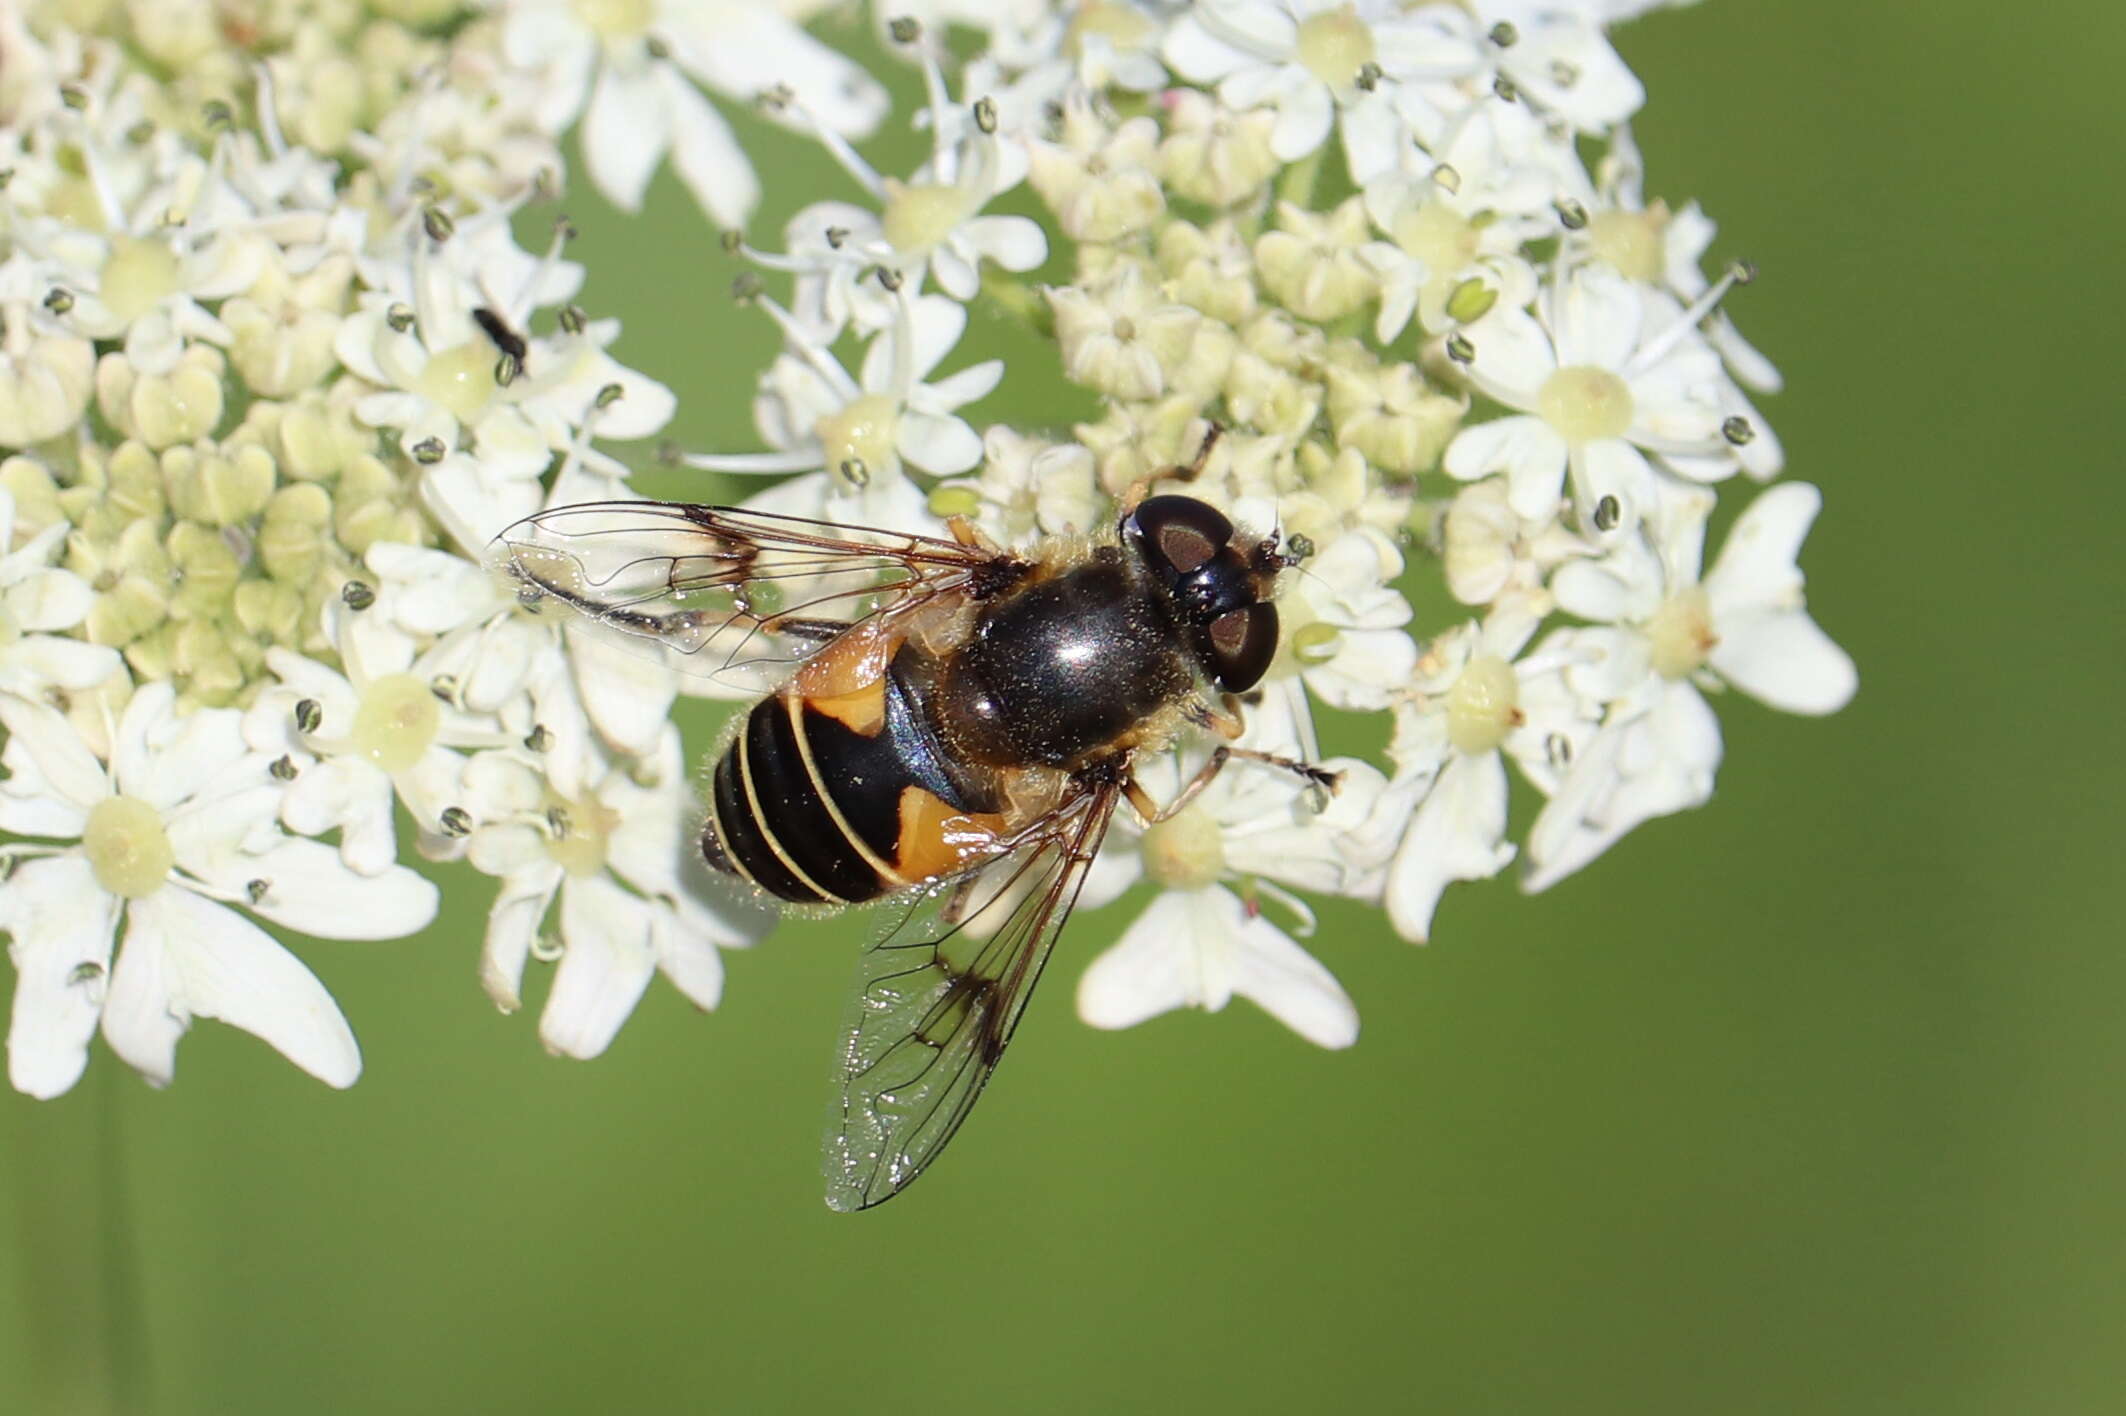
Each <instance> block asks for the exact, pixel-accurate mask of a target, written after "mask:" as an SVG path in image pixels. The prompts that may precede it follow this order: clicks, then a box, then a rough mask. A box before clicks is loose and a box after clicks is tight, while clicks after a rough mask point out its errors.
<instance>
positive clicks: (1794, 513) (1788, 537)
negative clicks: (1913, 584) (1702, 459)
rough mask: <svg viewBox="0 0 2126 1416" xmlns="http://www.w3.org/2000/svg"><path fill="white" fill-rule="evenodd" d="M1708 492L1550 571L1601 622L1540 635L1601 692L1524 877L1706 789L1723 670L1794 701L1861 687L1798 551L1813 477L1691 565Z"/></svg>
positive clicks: (1562, 869)
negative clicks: (1706, 693)
mask: <svg viewBox="0 0 2126 1416" xmlns="http://www.w3.org/2000/svg"><path fill="white" fill-rule="evenodd" d="M1711 503H1712V496H1711V494H1710V493H1708V492H1704V491H1700V490H1697V489H1689V490H1685V491H1680V492H1677V493H1675V494H1672V496H1671V497H1670V498H1667V499H1665V502H1664V507H1663V511H1662V514H1661V516H1660V517H1659V518H1658V519H1657V520H1656V521H1654V522H1651V523H1649V525H1648V528H1647V529H1648V531H1649V533H1651V535H1652V537H1653V539H1652V540H1651V541H1650V542H1649V541H1646V540H1639V539H1634V540H1630V541H1627V542H1626V543H1625V544H1623V545H1622V546H1620V547H1619V548H1618V549H1617V550H1616V551H1615V552H1614V553H1612V554H1611V555H1609V556H1607V557H1605V558H1604V559H1602V560H1600V561H1575V562H1573V563H1571V564H1569V565H1566V566H1564V567H1562V568H1560V569H1559V571H1558V572H1557V574H1556V575H1554V576H1553V577H1552V578H1551V587H1552V589H1553V591H1554V592H1555V593H1556V595H1557V600H1558V604H1559V606H1560V607H1561V608H1563V609H1565V610H1566V611H1567V612H1569V613H1571V614H1575V615H1578V616H1580V617H1581V618H1583V619H1588V620H1593V621H1596V622H1597V623H1596V624H1594V625H1592V626H1589V627H1587V628H1583V629H1566V630H1560V631H1558V632H1557V633H1556V634H1554V635H1552V636H1551V637H1550V638H1549V639H1548V640H1546V641H1545V644H1544V647H1545V649H1556V650H1558V651H1561V652H1566V653H1569V654H1570V655H1571V657H1572V658H1574V659H1575V660H1576V661H1577V666H1576V667H1574V668H1572V669H1569V670H1568V671H1567V676H1568V679H1569V681H1570V682H1571V683H1572V686H1573V687H1574V689H1575V690H1576V691H1577V692H1578V693H1580V694H1581V696H1582V697H1584V698H1586V699H1588V700H1589V701H1591V702H1595V703H1600V704H1604V705H1606V714H1605V717H1604V721H1603V725H1602V729H1601V731H1600V732H1599V733H1598V734H1597V735H1596V736H1595V737H1594V739H1593V740H1592V741H1591V742H1589V743H1588V744H1587V746H1586V747H1585V748H1584V749H1583V750H1582V751H1580V752H1578V753H1577V754H1576V755H1575V756H1574V759H1573V764H1572V769H1571V771H1570V772H1569V773H1567V774H1566V776H1565V777H1564V779H1563V781H1562V782H1561V783H1560V784H1559V786H1558V787H1557V789H1556V791H1555V792H1554V794H1553V795H1552V799H1551V802H1550V804H1549V805H1548V806H1547V807H1545V808H1544V810H1543V813H1542V815H1541V816H1539V817H1538V818H1537V819H1536V822H1535V825H1534V827H1533V828H1532V829H1531V830H1530V832H1529V837H1528V864H1529V867H1530V868H1529V871H1528V874H1527V877H1526V879H1525V881H1524V884H1525V886H1526V888H1528V889H1530V890H1540V889H1543V888H1545V887H1547V886H1549V885H1552V884H1554V883H1556V882H1557V881H1558V880H1560V879H1562V878H1564V877H1565V876H1566V875H1569V874H1570V873H1572V872H1573V871H1575V870H1577V869H1579V868H1580V867H1581V866H1583V865H1585V864H1586V863H1587V862H1588V861H1590V860H1593V859H1594V858H1595V857H1596V856H1598V855H1600V854H1601V853H1602V852H1603V851H1605V850H1607V849H1608V848H1609V847H1610V846H1611V845H1612V844H1614V843H1615V842H1616V841H1617V839H1618V838H1619V837H1621V836H1623V835H1624V833H1625V832H1627V831H1629V830H1630V829H1631V828H1632V827H1634V826H1636V825H1638V824H1639V823H1640V822H1642V821H1646V820H1649V819H1651V818H1653V817H1655V816H1661V815H1666V814H1668V813H1670V812H1675V811H1682V810H1685V809H1686V808H1689V807H1693V806H1697V805H1700V804H1702V803H1703V802H1704V801H1705V800H1706V799H1707V798H1708V797H1709V796H1711V794H1712V786H1713V772H1714V769H1715V768H1717V767H1718V766H1719V764H1720V753H1721V743H1720V726H1719V723H1718V721H1717V720H1716V719H1715V718H1714V717H1713V712H1712V709H1711V708H1710V707H1709V706H1708V705H1707V704H1706V701H1705V699H1704V697H1703V695H1702V694H1701V692H1700V689H1701V688H1704V689H1717V688H1718V687H1719V686H1720V685H1721V684H1723V683H1725V684H1729V685H1732V686H1734V687H1736V688H1739V689H1741V690H1742V691H1743V692H1744V693H1747V694H1749V695H1750V696H1751V697H1753V698H1757V699H1759V700H1761V701H1763V702H1765V703H1768V704H1770V705H1771V706H1772V707H1774V708H1779V709H1783V710H1785V711H1786V712H1789V713H1810V714H1821V713H1834V712H1836V711H1837V710H1838V709H1840V708H1842V707H1844V706H1845V704H1846V702H1847V701H1848V700H1849V699H1851V698H1852V696H1853V692H1854V689H1855V688H1856V687H1857V686H1858V682H1859V680H1858V676H1857V674H1856V672H1855V670H1854V667H1853V661H1852V659H1851V658H1849V657H1848V656H1847V655H1846V653H1845V651H1844V650H1843V649H1840V648H1839V647H1838V646H1837V645H1836V644H1835V643H1833V642H1832V641H1831V639H1830V638H1829V636H1827V635H1826V634H1824V632H1823V631H1822V630H1821V629H1819V628H1818V627H1817V625H1816V622H1815V621H1814V620H1813V619H1811V618H1809V614H1808V610H1807V607H1806V602H1805V599H1804V597H1803V594H1802V576H1801V571H1800V568H1799V567H1798V566H1797V565H1796V563H1795V562H1796V558H1797V556H1798V555H1799V553H1800V549H1801V542H1802V539H1803V538H1804V537H1805V536H1807V534H1808V529H1809V526H1810V524H1811V523H1812V522H1813V521H1814V520H1815V518H1816V512H1817V510H1818V508H1819V507H1820V506H1821V505H1822V495H1821V494H1820V493H1819V492H1818V491H1817V490H1816V489H1815V488H1814V487H1812V486H1810V485H1808V484H1807V483H1806V482H1784V483H1781V484H1779V485H1778V486H1775V487H1772V488H1770V489H1769V490H1767V491H1765V492H1763V493H1762V494H1760V495H1759V496H1758V497H1757V499H1756V500H1755V501H1754V502H1752V503H1751V504H1750V506H1749V509H1748V510H1746V511H1745V512H1743V513H1742V516H1741V518H1740V519H1739V520H1737V521H1736V522H1735V525H1734V528H1733V530H1731V531H1730V532H1729V533H1728V538H1727V542H1726V544H1725V545H1724V546H1722V547H1721V551H1720V556H1719V559H1718V560H1717V561H1715V562H1714V565H1713V568H1712V571H1711V572H1710V573H1709V574H1707V575H1706V576H1705V577H1704V579H1703V580H1702V581H1701V580H1700V579H1699V575H1698V568H1699V564H1700V559H1701V556H1702V554H1703V549H1704V540H1705V517H1706V513H1707V512H1708V511H1709V510H1710V508H1711Z"/></svg>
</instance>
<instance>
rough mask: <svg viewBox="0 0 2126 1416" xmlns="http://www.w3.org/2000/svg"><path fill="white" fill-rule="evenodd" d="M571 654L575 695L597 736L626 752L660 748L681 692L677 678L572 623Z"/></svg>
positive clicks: (667, 671) (648, 659)
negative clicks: (675, 699) (660, 742)
mask: <svg viewBox="0 0 2126 1416" xmlns="http://www.w3.org/2000/svg"><path fill="white" fill-rule="evenodd" d="M568 651H569V665H570V668H571V669H572V670H573V673H574V677H575V684H576V691H577V692H578V693H580V694H581V695H582V696H583V707H584V710H585V711H586V712H588V713H589V714H590V718H591V721H592V722H593V723H595V724H597V726H598V735H599V736H600V737H602V738H604V739H605V741H606V742H608V743H610V744H611V745H612V746H613V747H614V748H615V749H617V750H618V751H621V752H626V753H634V754H640V753H645V752H648V751H649V750H650V749H651V748H653V747H655V746H656V745H657V738H658V735H659V734H660V733H662V732H663V730H664V724H665V719H666V718H667V716H669V714H670V713H671V709H672V699H673V698H674V697H676V696H677V695H678V693H679V682H678V678H677V676H676V675H675V674H673V672H672V671H671V670H670V669H668V668H666V667H665V666H664V665H663V664H661V663H659V662H657V661H656V660H654V659H651V658H649V657H647V656H645V655H643V654H638V653H630V652H628V651H627V650H625V649H622V648H619V647H617V646H615V645H613V644H612V643H611V642H610V641H608V640H604V639H600V638H598V637H597V636H596V635H594V634H591V633H588V632H585V631H582V630H579V629H578V628H577V627H576V626H575V625H573V624H571V625H570V626H569V633H568Z"/></svg>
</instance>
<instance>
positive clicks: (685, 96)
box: [503, 0, 886, 227]
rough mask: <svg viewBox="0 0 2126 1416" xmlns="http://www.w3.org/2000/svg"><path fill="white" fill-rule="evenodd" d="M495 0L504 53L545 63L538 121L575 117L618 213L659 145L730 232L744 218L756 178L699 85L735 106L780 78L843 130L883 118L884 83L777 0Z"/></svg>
mask: <svg viewBox="0 0 2126 1416" xmlns="http://www.w3.org/2000/svg"><path fill="white" fill-rule="evenodd" d="M504 9H505V14H504V17H503V26H504V28H503V46H504V51H505V53H507V55H508V56H509V58H510V59H511V60H512V61H514V62H516V63H518V64H521V65H524V66H525V67H527V68H532V69H537V70H541V71H543V77H542V78H540V79H539V80H538V82H537V84H536V90H537V92H538V95H539V114H540V118H541V121H542V123H543V124H544V126H545V127H546V129H547V131H549V132H552V133H557V134H558V133H561V132H563V131H565V130H566V129H568V128H569V127H570V126H571V125H572V124H574V123H575V121H576V118H577V115H579V114H581V115H582V118H583V127H582V144H583V154H584V159H585V165H586V166H587V167H588V168H589V169H590V174H591V181H592V182H593V183H594V184H596V186H597V188H598V190H599V191H600V192H602V193H603V194H604V195H605V196H606V198H607V199H608V200H610V201H611V202H612V203H613V204H614V205H615V206H618V207H621V208H622V209H624V210H627V211H635V210H637V209H639V208H640V206H641V205H642V196H643V192H644V190H645V189H646V188H647V187H648V186H649V181H650V175H651V174H652V173H653V172H655V171H656V169H657V164H658V163H659V162H660V161H661V160H662V159H663V158H664V156H665V154H666V153H667V152H669V153H670V154H671V155H672V165H673V168H674V170H676V171H677V172H678V174H679V177H680V180H681V181H683V182H685V183H686V185H687V190H688V191H690V192H692V193H693V194H694V200H695V201H697V202H699V203H700V204H701V208H702V210H703V211H705V212H707V213H708V214H709V216H710V218H711V219H712V220H714V221H716V222H717V223H718V224H720V225H723V226H730V227H737V226H743V225H744V224H745V221H746V218H747V217H748V216H750V215H751V214H752V211H753V207H754V205H755V204H756V203H757V202H758V201H759V198H760V180H759V178H758V177H757V176H756V175H755V174H754V171H753V165H752V164H751V163H750V162H749V161H747V159H746V155H745V152H744V150H743V149H742V148H740V147H739V145H738V139H737V137H736V136H735V135H734V134H733V133H732V131H731V126H730V124H729V123H727V122H725V121H724V118H723V116H722V115H721V114H719V113H718V112H717V111H716V110H715V108H714V107H712V106H711V105H710V104H709V102H708V100H707V99H706V98H704V97H703V96H702V95H701V93H700V91H699V90H698V89H697V88H696V87H695V85H696V84H699V85H701V86H703V87H706V88H708V89H710V90H711V91H713V92H716V93H718V94H721V95H723V96H725V97H727V98H732V99H737V100H739V101H741V102H750V101H751V100H753V99H756V98H758V97H759V96H760V95H761V94H763V93H765V92H767V91H768V90H770V89H773V88H777V87H778V86H781V87H785V88H787V89H788V90H790V91H791V92H792V93H794V94H795V95H797V97H798V98H799V99H800V100H801V101H802V102H803V103H804V105H805V108H806V111H807V113H808V114H809V115H810V116H811V117H812V118H813V119H814V120H815V121H817V122H820V123H823V124H825V125H826V126H827V127H828V128H829V129H830V130H832V131H833V132H835V133H838V134H841V135H844V136H847V137H864V136H866V135H868V134H869V133H870V132H871V130H872V129H873V128H875V127H877V126H878V121H879V119H880V118H882V117H884V116H885V112H886V93H885V90H884V89H883V88H881V87H880V86H879V84H878V83H877V82H876V81H875V80H873V79H872V78H871V77H870V76H869V75H868V74H866V73H864V71H863V70H862V69H860V68H858V67H857V66H856V64H855V63H853V62H852V61H851V60H849V59H848V58H847V57H846V56H844V55H842V54H840V53H838V52H836V51H835V50H833V49H830V48H828V47H827V46H826V45H824V44H822V43H820V42H819V41H818V40H816V39H814V38H813V37H812V36H811V35H809V34H806V33H805V31H804V30H803V29H802V28H800V27H799V26H798V25H797V24H796V23H794V22H793V21H792V20H789V19H786V18H784V17H783V16H782V15H781V14H778V13H777V8H776V6H775V5H773V4H764V3H750V0H735V3H722V4H714V5H696V4H686V3H681V0H619V3H610V4H580V3H577V0H508V3H506V4H505V6H504ZM586 95H587V96H588V108H587V110H586V106H585V104H586Z"/></svg>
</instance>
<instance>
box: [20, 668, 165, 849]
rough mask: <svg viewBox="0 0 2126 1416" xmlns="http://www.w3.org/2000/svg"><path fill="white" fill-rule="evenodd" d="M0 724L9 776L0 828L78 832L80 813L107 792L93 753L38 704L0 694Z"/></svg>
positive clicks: (108, 786) (70, 726)
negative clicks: (33, 795)
mask: <svg viewBox="0 0 2126 1416" xmlns="http://www.w3.org/2000/svg"><path fill="white" fill-rule="evenodd" d="M135 696H136V697H137V696H138V695H135ZM0 725H4V726H5V727H6V728H7V747H6V751H5V756H4V758H0V760H4V761H5V762H6V763H7V766H8V770H9V771H10V772H11V773H13V774H14V775H12V776H11V777H9V778H7V779H6V781H5V782H4V783H0V813H4V814H0V827H4V828H5V829H7V830H10V831H20V832H22V833H24V834H25V835H73V834H75V833H77V832H78V831H79V830H80V829H81V822H82V814H83V813H85V812H86V811H88V809H89V808H90V807H93V806H94V805H96V803H97V802H99V801H102V800H103V799H104V798H105V797H107V796H109V795H110V794H111V783H110V779H109V778H108V777H106V776H105V775H104V771H103V764H102V763H101V762H98V761H97V760H96V754H94V753H93V752H90V751H89V747H88V744H87V743H85V742H83V741H82V740H81V735H80V734H79V733H77V732H75V731H74V725H73V724H72V723H69V722H68V721H67V720H66V719H65V718H64V717H63V716H61V715H60V714H59V713H58V712H57V711H56V710H54V709H51V708H48V707H46V706H45V705H44V704H42V703H32V702H30V701H29V700H27V699H22V698H16V697H13V696H12V695H8V694H0ZM33 783H34V788H33V787H32V784H33ZM33 789H34V790H35V793H36V795H35V797H30V795H29V793H30V792H31V790H33Z"/></svg>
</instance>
